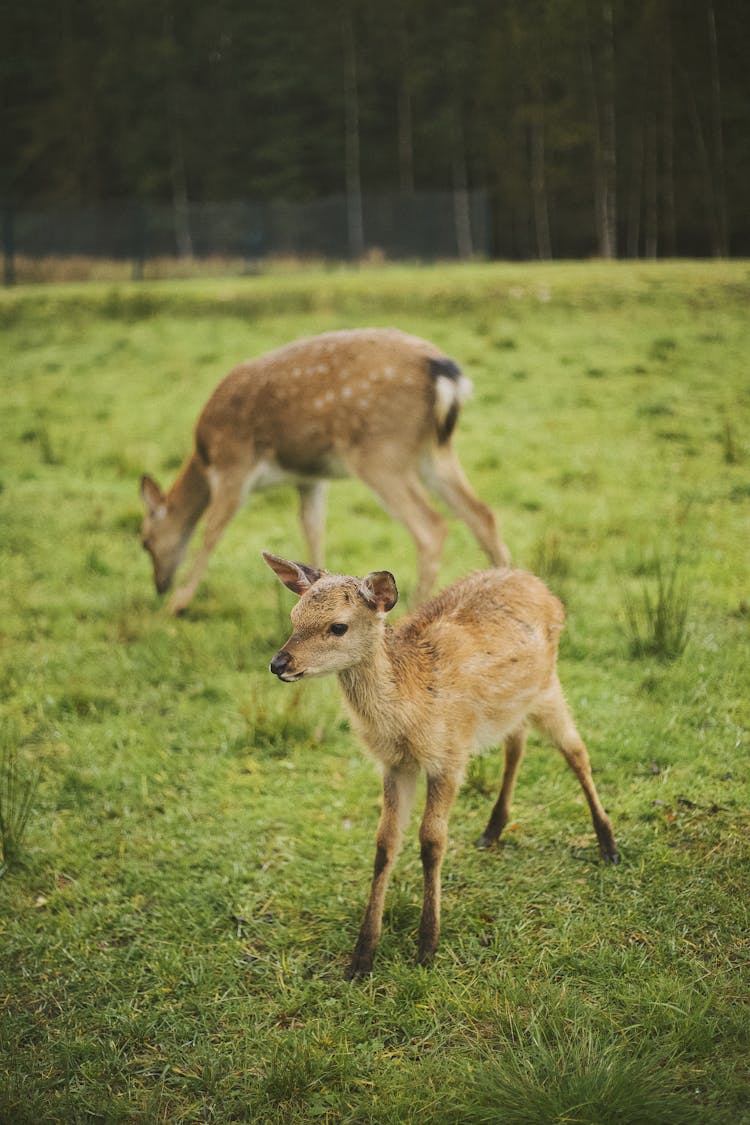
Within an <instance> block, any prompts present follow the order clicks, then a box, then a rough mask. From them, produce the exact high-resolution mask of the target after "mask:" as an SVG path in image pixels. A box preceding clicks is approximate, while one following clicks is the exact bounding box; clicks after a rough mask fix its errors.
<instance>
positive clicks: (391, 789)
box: [346, 770, 417, 980]
mask: <svg viewBox="0 0 750 1125" xmlns="http://www.w3.org/2000/svg"><path fill="white" fill-rule="evenodd" d="M416 783H417V775H416V772H415V771H412V770H388V771H386V772H385V773H384V774H383V810H382V812H381V814H380V823H379V824H378V832H377V836H376V838H375V839H376V848H375V866H374V868H373V874H372V883H371V884H370V897H369V899H368V900H367V907H366V908H365V915H364V918H363V919H362V925H361V927H360V930H359V937H358V938H357V944H356V945H355V947H354V952H353V953H352V957H351V961H350V962H349V967H348V969H347V970H346V978H347V980H351V979H352V978H353V977H356V976H364V975H365V974H366V973H369V972H372V961H373V957H374V956H375V947H376V946H377V944H378V939H379V937H380V931H381V929H382V925H383V904H384V902H385V892H386V888H387V886H388V880H389V879H390V877H391V871H392V870H393V865H394V863H395V862H396V856H397V855H398V852H399V849H400V847H401V840H402V838H403V834H404V828H405V827H406V824H407V822H408V820H409V814H410V813H411V808H412V804H413V803H414V791H415V788H416Z"/></svg>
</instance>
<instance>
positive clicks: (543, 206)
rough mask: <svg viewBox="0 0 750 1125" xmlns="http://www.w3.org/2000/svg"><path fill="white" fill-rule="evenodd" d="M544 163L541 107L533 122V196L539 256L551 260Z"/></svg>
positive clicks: (535, 113) (536, 112)
mask: <svg viewBox="0 0 750 1125" xmlns="http://www.w3.org/2000/svg"><path fill="white" fill-rule="evenodd" d="M544 163H545V161H544V120H543V116H542V109H541V105H540V106H538V110H537V111H535V112H534V116H533V120H532V122H531V194H532V196H533V199H534V227H535V230H536V250H537V256H538V257H539V258H551V257H552V241H551V239H550V233H549V206H548V203H547V180H546V176H545V167H544Z"/></svg>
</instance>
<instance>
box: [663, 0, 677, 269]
mask: <svg viewBox="0 0 750 1125" xmlns="http://www.w3.org/2000/svg"><path fill="white" fill-rule="evenodd" d="M662 42H663V45H664V50H663V64H664V65H663V67H662V131H661V148H662V173H661V199H662V209H663V211H662V214H663V221H662V226H663V228H664V236H663V247H664V250H663V252H664V254H665V255H666V256H667V257H668V258H672V257H674V254H675V250H676V247H677V231H676V220H675V197H674V91H673V88H672V24H671V22H670V17H669V2H668V0H665V3H664V12H663V22H662Z"/></svg>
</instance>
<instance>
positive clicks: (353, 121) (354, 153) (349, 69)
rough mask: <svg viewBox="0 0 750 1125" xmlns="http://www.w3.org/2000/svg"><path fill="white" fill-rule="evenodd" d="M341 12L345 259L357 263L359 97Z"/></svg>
mask: <svg viewBox="0 0 750 1125" xmlns="http://www.w3.org/2000/svg"><path fill="white" fill-rule="evenodd" d="M340 12H341V43H342V49H343V63H344V172H345V180H346V216H347V230H348V237H349V256H350V257H351V258H354V259H355V260H356V261H358V260H359V259H360V258H362V256H363V255H364V252H365V233H364V222H363V219H362V181H361V175H360V165H359V94H358V90H357V51H356V46H355V42H354V22H353V20H352V13H351V9H350V7H349V4H348V3H347V0H343V2H342V4H341V8H340Z"/></svg>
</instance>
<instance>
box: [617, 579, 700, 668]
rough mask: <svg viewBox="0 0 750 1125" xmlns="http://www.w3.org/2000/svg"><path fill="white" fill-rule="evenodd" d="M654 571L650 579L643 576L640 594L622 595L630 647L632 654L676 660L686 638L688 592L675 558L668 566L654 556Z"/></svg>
mask: <svg viewBox="0 0 750 1125" xmlns="http://www.w3.org/2000/svg"><path fill="white" fill-rule="evenodd" d="M653 572H654V573H653V583H652V582H650V581H648V580H647V579H644V581H643V583H642V585H641V590H640V595H639V596H637V595H633V594H628V595H627V596H626V598H625V625H626V630H627V633H628V636H629V639H630V651H631V653H632V655H633V656H635V657H643V656H655V657H656V658H657V659H658V660H664V661H670V660H676V659H677V657H678V656H680V655H681V654H682V653H683V652H684V650H685V646H686V644H687V641H688V614H689V610H690V593H689V590H688V588H687V586H686V585H685V583H684V581H683V580H682V579H681V577H680V574H679V566H678V564H677V563H676V562H674V563H672V565H671V566H667V565H666V564H665V563H663V562H662V560H661V559H656V561H655V563H654V567H653ZM654 585H655V588H654Z"/></svg>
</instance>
